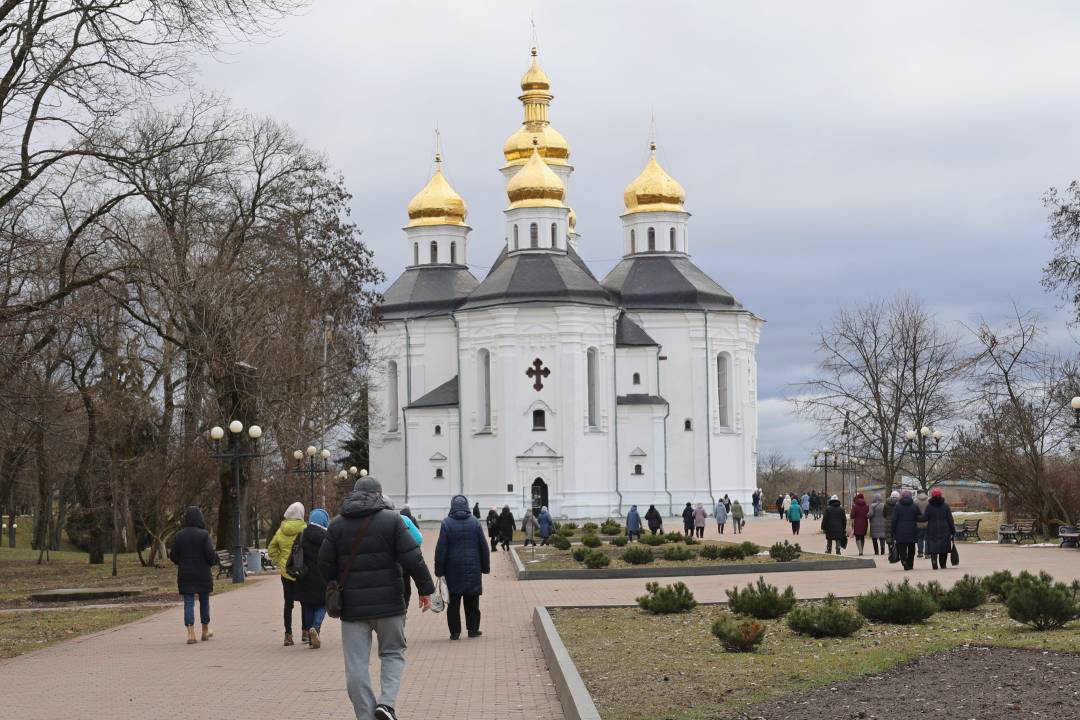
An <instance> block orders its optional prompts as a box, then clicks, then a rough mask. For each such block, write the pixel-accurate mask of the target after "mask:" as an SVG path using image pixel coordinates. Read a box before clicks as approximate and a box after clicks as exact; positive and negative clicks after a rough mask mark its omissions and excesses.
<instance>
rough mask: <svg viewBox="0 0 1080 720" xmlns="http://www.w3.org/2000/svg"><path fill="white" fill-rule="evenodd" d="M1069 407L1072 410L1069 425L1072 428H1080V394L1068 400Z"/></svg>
mask: <svg viewBox="0 0 1080 720" xmlns="http://www.w3.org/2000/svg"><path fill="white" fill-rule="evenodd" d="M1069 407H1071V408H1072V411H1073V422H1072V425H1069V427H1071V428H1072V429H1073V430H1080V395H1077V396H1075V397H1074V398H1073V399H1072V400H1071V401H1070V402H1069Z"/></svg>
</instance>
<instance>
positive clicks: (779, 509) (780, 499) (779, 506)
mask: <svg viewBox="0 0 1080 720" xmlns="http://www.w3.org/2000/svg"><path fill="white" fill-rule="evenodd" d="M776 514H777V515H779V516H780V519H781V520H783V519H784V518H785V517H787V511H786V510H784V496H783V495H777V496H776Z"/></svg>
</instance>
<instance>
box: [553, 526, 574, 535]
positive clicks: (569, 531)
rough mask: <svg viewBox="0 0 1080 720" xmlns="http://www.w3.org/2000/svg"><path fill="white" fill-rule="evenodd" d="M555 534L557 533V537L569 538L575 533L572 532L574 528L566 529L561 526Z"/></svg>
mask: <svg viewBox="0 0 1080 720" xmlns="http://www.w3.org/2000/svg"><path fill="white" fill-rule="evenodd" d="M557 532H558V534H559V535H562V536H563V537H571V536H572V535H573V534H574V533H575V532H576V531H575V530H574V528H568V527H566V526H565V525H563V526H562V527H561V528H559V529H558V531H557Z"/></svg>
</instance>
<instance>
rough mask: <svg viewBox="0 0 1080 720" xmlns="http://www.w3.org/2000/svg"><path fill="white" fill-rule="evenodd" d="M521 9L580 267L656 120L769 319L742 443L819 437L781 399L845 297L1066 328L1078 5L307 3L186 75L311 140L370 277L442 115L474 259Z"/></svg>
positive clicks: (1079, 139) (401, 251) (698, 220)
mask: <svg viewBox="0 0 1080 720" xmlns="http://www.w3.org/2000/svg"><path fill="white" fill-rule="evenodd" d="M530 15H532V16H534V17H535V20H536V25H537V33H538V36H539V41H540V43H539V44H540V54H541V64H542V66H543V68H544V69H545V70H546V71H547V73H548V74H549V75H550V77H551V81H552V92H553V94H554V95H555V99H554V101H553V102H552V107H551V120H552V125H553V126H554V127H556V128H557V129H558V130H559V131H560V132H562V133H563V135H565V136H566V138H567V139H568V141H569V142H570V148H571V162H572V164H573V165H574V167H575V168H576V171H575V173H574V176H573V178H572V180H571V183H570V188H569V198H570V202H571V204H572V205H573V207H574V208H575V210H576V212H577V215H578V230H579V232H581V234H582V238H581V242H580V250H581V254H582V255H583V257H584V258H585V259H586V260H587V261H589V263H590V266H591V267H592V268H593V271H594V272H595V273H596V275H597V276H598V277H602V276H603V274H604V273H606V272H607V270H608V269H609V268H610V267H611V266H612V265H613V264H614V263H615V261H616V260H617V259H618V257H619V255H620V254H621V251H622V241H621V235H620V229H621V222H620V220H619V217H618V216H619V214H620V212H621V211H622V209H623V206H622V190H623V188H624V187H625V185H626V184H627V183H628V182H629V181H630V180H632V179H633V178H634V177H635V176H636V175H637V173H638V172H639V171H640V169H641V167H642V166H643V164H644V161H645V159H646V158H647V140H648V132H649V117H650V113H652V112H654V113H655V116H656V128H657V139H658V143H659V146H660V150H659V159H660V161H661V163H662V164H663V165H664V167H665V168H666V169H667V170H668V171H669V172H670V173H671V174H672V175H673V176H674V177H675V178H676V179H678V180H679V182H681V183H682V185H683V186H684V187H685V188H686V192H687V201H686V206H687V209H688V210H689V211H690V212H691V213H693V218H692V219H691V221H690V223H691V224H690V249H691V254H692V256H693V259H694V261H695V262H696V263H697V264H698V265H699V266H700V267H701V268H702V269H704V270H705V271H706V272H708V273H709V274H710V275H712V277H714V278H715V279H716V280H717V281H718V282H719V283H720V284H721V285H723V286H724V287H725V288H727V289H728V290H730V291H732V292H733V293H734V294H735V295H736V297H738V298H739V300H740V301H742V302H743V304H744V305H745V306H746V307H748V308H749V309H751V310H753V311H754V312H755V313H757V314H758V315H760V316H762V317H763V318H765V319H766V320H767V324H766V326H765V328H764V331H763V333H762V337H761V345H760V349H759V355H758V362H759V397H760V411H761V418H760V439H759V443H758V444H759V449H760V450H761V451H762V452H764V451H767V450H770V449H780V450H783V451H784V452H786V453H788V454H790V455H791V456H792V457H795V458H798V459H799V460H800V461H801V460H803V459H805V457H806V455H807V453H808V452H809V450H810V449H811V448H812V447H814V445H815V439H814V437H813V428H811V427H808V426H806V425H804V424H802V423H801V422H799V421H798V420H797V419H795V418H793V417H792V416H791V414H790V407H789V406H788V404H787V403H786V402H785V401H784V400H783V398H784V397H785V396H786V395H789V394H790V393H791V392H792V390H791V385H792V383H797V382H799V381H800V380H803V379H805V378H806V377H808V374H809V373H810V372H811V369H812V366H813V364H814V363H815V362H816V358H815V355H814V346H815V343H814V333H815V331H816V329H817V328H818V327H819V325H821V324H824V323H828V321H829V319H830V318H831V317H832V316H833V314H834V313H835V312H836V310H837V308H839V307H841V306H843V305H846V304H852V303H858V302H862V301H865V300H868V299H872V298H880V297H885V296H891V295H893V294H896V293H898V292H910V293H913V294H915V295H916V296H918V297H920V298H922V299H923V300H924V301H925V302H926V303H927V304H928V305H929V306H930V307H931V308H932V309H934V310H935V311H936V312H938V313H939V315H940V316H941V317H942V318H943V319H945V320H947V321H949V322H961V321H962V322H968V323H971V322H975V321H977V319H978V318H979V317H980V316H986V317H988V318H991V319H996V318H1000V317H1001V316H1002V315H1003V314H1005V313H1007V312H1008V310H1009V309H1010V307H1011V303H1012V302H1013V301H1015V302H1017V303H1018V304H1019V305H1021V306H1022V307H1024V308H1030V309H1036V310H1038V311H1040V312H1041V314H1042V315H1043V316H1044V317H1045V318H1047V319H1049V320H1051V321H1052V325H1053V327H1052V330H1053V331H1054V332H1055V335H1056V336H1058V337H1061V338H1064V342H1065V343H1066V344H1069V345H1071V343H1072V340H1071V339H1070V338H1069V335H1068V333H1067V332H1066V330H1065V328H1064V323H1063V321H1062V318H1061V313H1059V312H1057V311H1056V309H1055V305H1056V300H1055V298H1053V297H1050V296H1049V295H1047V294H1046V293H1045V292H1044V291H1043V290H1042V288H1041V287H1040V285H1039V279H1040V273H1041V267H1042V265H1043V263H1044V262H1045V261H1046V258H1047V256H1048V254H1049V252H1050V249H1051V243H1050V241H1049V240H1048V239H1047V238H1046V213H1045V211H1044V209H1043V207H1042V204H1041V197H1042V194H1043V193H1044V192H1045V190H1046V189H1047V188H1048V187H1049V186H1051V185H1057V186H1064V185H1066V184H1067V183H1068V182H1069V181H1070V180H1072V179H1073V178H1077V177H1080V81H1078V80H1080V78H1078V75H1080V40H1078V38H1080V3H1075V2H1040V3H1037V4H1033V3H1017V2H986V1H985V0H981V1H979V2H956V1H953V2H949V3H940V2H932V3H931V2H910V1H909V2H905V3H884V2H865V0H851V1H849V2H824V1H818V2H813V3H808V2H789V3H781V2H762V1H761V0H753V1H750V2H744V3H732V2H717V1H716V0H712V1H708V2H674V1H673V2H666V3H661V2H655V0H654V1H653V2H648V3H645V2H631V1H627V0H621V1H619V2H615V1H614V0H610V1H606V2H601V1H597V0H589V1H588V2H583V1H582V0H576V1H571V2H556V1H552V0H548V1H546V2H543V3H540V2H535V3H526V2H510V1H504V2H466V1H465V0H459V1H458V2H456V3H452V4H451V3H446V2H404V1H402V0H396V1H392V0H378V1H373V0H314V2H313V3H312V6H311V7H310V8H309V9H308V10H307V11H306V12H305V13H303V14H302V15H299V16H295V17H291V18H287V19H285V20H284V21H282V22H280V23H278V24H277V26H276V29H275V32H274V33H273V35H272V37H270V38H267V39H266V40H264V41H262V42H260V43H258V44H255V45H245V46H236V47H231V48H229V49H228V51H227V52H226V53H223V54H222V55H221V56H219V57H218V58H216V59H214V60H207V61H206V62H204V63H203V64H202V78H201V83H202V85H203V86H204V87H206V88H208V89H211V90H215V91H218V92H220V93H222V94H223V95H225V96H227V97H229V98H231V99H232V100H233V102H234V103H235V104H236V105H237V106H238V107H241V108H244V109H247V110H250V111H252V112H254V113H257V114H266V115H271V116H273V117H275V118H277V119H279V120H281V121H283V122H286V123H288V124H289V125H291V126H292V127H293V128H295V130H296V131H297V132H298V134H299V135H300V136H301V137H303V138H304V139H305V140H306V141H307V142H308V143H309V144H310V145H311V146H313V147H315V148H317V149H319V150H321V151H323V152H325V153H326V154H327V156H328V157H329V158H330V160H331V162H332V163H333V164H334V165H335V166H336V167H338V168H339V169H340V170H341V171H342V173H343V174H344V176H345V179H346V182H347V184H348V187H349V188H350V189H351V191H352V192H353V194H354V195H355V198H354V201H353V212H354V216H355V219H356V220H357V222H358V223H359V225H360V227H361V228H362V229H363V231H364V237H365V238H366V240H367V242H368V244H369V245H370V246H371V247H372V248H373V249H374V251H375V257H376V261H377V262H378V264H379V266H380V267H381V268H382V269H383V270H384V271H385V272H386V274H387V275H388V277H389V278H390V279H393V278H394V277H396V276H397V274H399V273H400V272H401V270H402V268H403V267H404V265H405V262H406V246H405V241H404V234H403V233H402V232H401V226H402V225H403V224H404V223H405V221H406V215H405V206H406V204H407V203H408V201H409V199H410V198H411V197H412V195H413V194H414V193H415V192H416V191H417V190H419V188H420V187H421V186H422V185H423V184H424V183H425V182H426V181H427V178H428V176H429V174H430V171H431V167H432V153H433V132H432V130H433V128H434V126H435V124H436V123H438V126H439V128H440V129H441V131H442V144H443V151H444V156H445V172H446V174H447V176H448V178H449V179H450V181H451V182H452V184H453V185H454V187H455V188H456V189H457V190H458V192H460V193H461V194H462V195H463V196H464V197H465V200H466V202H467V203H468V207H469V219H468V222H469V224H470V225H471V226H472V227H473V228H474V230H473V233H472V236H471V244H470V249H469V263H470V265H472V266H473V267H472V270H473V273H474V274H476V275H477V276H478V277H482V276H483V274H484V273H486V271H487V266H489V265H490V264H491V262H492V260H493V259H494V258H495V256H496V255H497V254H498V251H499V249H500V246H501V244H502V242H503V234H504V233H503V215H502V212H501V211H502V209H503V208H504V207H505V205H506V196H505V194H504V192H503V189H504V184H503V180H502V176H501V175H500V174H499V172H498V168H499V167H500V166H501V165H502V164H503V158H502V144H503V141H504V140H505V139H506V137H507V136H508V135H509V134H510V133H512V132H513V131H514V130H515V129H516V128H517V127H518V126H519V124H520V122H521V105H520V103H519V102H518V100H517V96H518V94H519V93H520V90H519V87H518V82H519V80H520V77H521V75H522V73H523V72H524V71H525V69H526V67H527V66H528V54H529V43H530V26H529V17H530ZM1070 349H1072V348H1071V347H1070Z"/></svg>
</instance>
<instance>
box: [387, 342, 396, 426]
mask: <svg viewBox="0 0 1080 720" xmlns="http://www.w3.org/2000/svg"><path fill="white" fill-rule="evenodd" d="M386 429H387V430H388V431H389V432H397V429H398V369H397V361H395V360H391V361H390V362H388V363H386Z"/></svg>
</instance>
